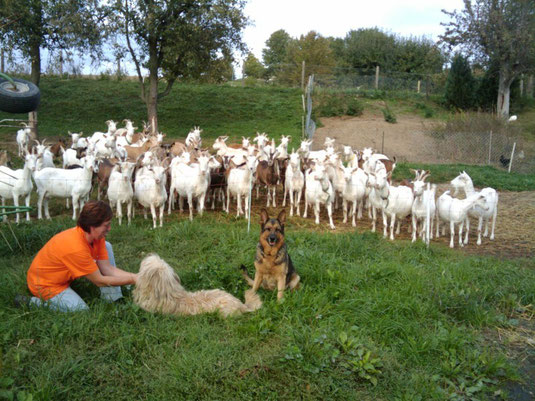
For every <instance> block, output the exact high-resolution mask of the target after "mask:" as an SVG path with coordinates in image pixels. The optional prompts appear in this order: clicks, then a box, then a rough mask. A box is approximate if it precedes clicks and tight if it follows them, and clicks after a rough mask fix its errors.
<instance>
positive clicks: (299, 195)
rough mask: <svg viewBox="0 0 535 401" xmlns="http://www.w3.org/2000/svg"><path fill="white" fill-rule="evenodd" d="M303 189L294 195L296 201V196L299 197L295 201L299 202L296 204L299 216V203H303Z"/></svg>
mask: <svg viewBox="0 0 535 401" xmlns="http://www.w3.org/2000/svg"><path fill="white" fill-rule="evenodd" d="M302 192H303V190H301V191H297V192H296V194H295V196H294V201H295V198H296V197H297V200H296V201H295V203H297V204H296V205H295V208H296V212H295V213H296V214H297V215H298V216H299V204H300V203H301V194H302Z"/></svg>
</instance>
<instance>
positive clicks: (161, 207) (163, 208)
mask: <svg viewBox="0 0 535 401" xmlns="http://www.w3.org/2000/svg"><path fill="white" fill-rule="evenodd" d="M164 211H165V201H164V202H163V203H162V204H161V205H160V227H163V212H164Z"/></svg>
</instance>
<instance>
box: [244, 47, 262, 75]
mask: <svg viewBox="0 0 535 401" xmlns="http://www.w3.org/2000/svg"><path fill="white" fill-rule="evenodd" d="M264 73H265V68H264V66H263V65H262V63H261V62H260V61H259V60H258V59H257V58H256V56H255V55H254V54H253V53H249V54H248V55H247V58H246V59H245V61H244V62H243V76H244V77H252V78H262V76H264Z"/></svg>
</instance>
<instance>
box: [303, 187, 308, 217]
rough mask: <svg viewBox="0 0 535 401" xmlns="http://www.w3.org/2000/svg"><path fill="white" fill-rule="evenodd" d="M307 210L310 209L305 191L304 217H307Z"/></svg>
mask: <svg viewBox="0 0 535 401" xmlns="http://www.w3.org/2000/svg"><path fill="white" fill-rule="evenodd" d="M307 210H308V196H307V194H306V192H305V212H304V213H303V217H304V218H305V219H306V218H307Z"/></svg>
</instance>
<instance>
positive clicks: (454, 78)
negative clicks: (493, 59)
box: [444, 53, 476, 110]
mask: <svg viewBox="0 0 535 401" xmlns="http://www.w3.org/2000/svg"><path fill="white" fill-rule="evenodd" d="M475 89H476V81H475V79H474V77H473V75H472V70H471V69H470V64H469V63H468V60H467V59H466V58H464V57H463V56H462V55H461V54H459V53H458V54H456V55H455V57H454V58H453V62H452V63H451V70H450V73H449V74H448V79H447V80H446V91H445V94H444V97H445V98H446V104H447V105H448V106H450V107H453V108H458V109H461V110H468V109H471V108H473V107H474V104H475V99H474V92H475Z"/></svg>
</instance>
